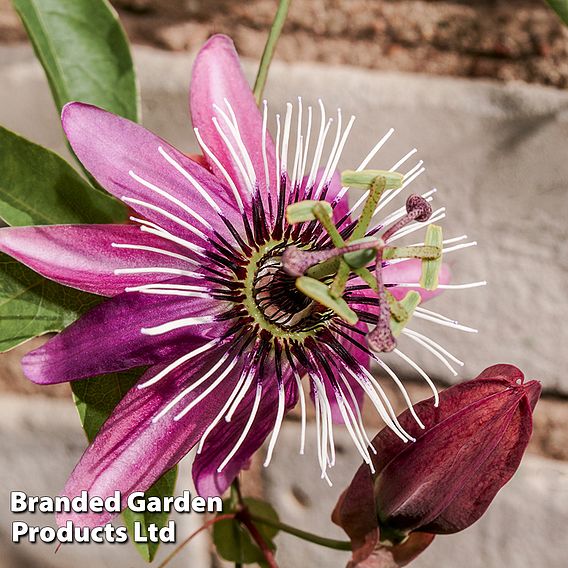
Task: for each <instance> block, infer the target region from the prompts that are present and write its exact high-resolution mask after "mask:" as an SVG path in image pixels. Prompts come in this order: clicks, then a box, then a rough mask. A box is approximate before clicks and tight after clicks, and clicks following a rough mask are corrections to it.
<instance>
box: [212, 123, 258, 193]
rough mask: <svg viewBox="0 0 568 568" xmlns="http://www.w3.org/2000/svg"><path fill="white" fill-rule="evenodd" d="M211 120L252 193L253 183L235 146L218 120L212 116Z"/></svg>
mask: <svg viewBox="0 0 568 568" xmlns="http://www.w3.org/2000/svg"><path fill="white" fill-rule="evenodd" d="M225 116H226V115H225ZM211 120H212V122H213V125H214V126H215V129H216V130H217V132H218V133H219V135H220V136H221V138H222V140H223V142H224V143H225V146H226V147H227V150H229V153H230V154H231V157H232V158H233V160H234V161H235V164H236V165H237V168H238V170H239V171H240V172H241V176H242V177H243V180H244V181H245V185H246V187H247V189H248V191H249V192H250V194H251V195H252V194H253V193H254V185H253V182H252V180H251V179H250V177H249V174H248V172H247V170H246V168H245V166H244V165H243V163H242V161H241V159H240V158H239V156H238V154H237V152H236V150H235V148H234V147H233V145H232V144H231V141H230V140H229V138H228V137H227V135H226V134H225V132H224V131H223V129H222V128H221V126H220V125H219V121H218V120H217V117H215V116H214V117H213V118H212V119H211Z"/></svg>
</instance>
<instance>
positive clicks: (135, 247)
mask: <svg viewBox="0 0 568 568" xmlns="http://www.w3.org/2000/svg"><path fill="white" fill-rule="evenodd" d="M110 246H111V247H113V248H118V249H129V250H144V251H147V252H155V253H156V254H163V255H164V256H170V257H172V258H177V259H178V260H183V261H184V262H187V263H189V264H194V265H197V264H198V263H197V262H196V261H195V260H194V259H192V258H189V257H188V256H184V255H183V254H178V253H177V252H172V251H169V250H165V249H161V248H157V247H149V246H146V245H135V244H129V243H111V245H110Z"/></svg>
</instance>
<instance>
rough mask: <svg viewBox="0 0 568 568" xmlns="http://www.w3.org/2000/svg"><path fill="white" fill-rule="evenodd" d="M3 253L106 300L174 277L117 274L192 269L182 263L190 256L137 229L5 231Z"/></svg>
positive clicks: (100, 227)
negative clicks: (134, 270)
mask: <svg viewBox="0 0 568 568" xmlns="http://www.w3.org/2000/svg"><path fill="white" fill-rule="evenodd" d="M116 245H118V246H116ZM123 245H132V247H124V246H123ZM149 248H150V249H157V250H148V249H149ZM0 250H1V251H3V252H5V253H7V254H9V255H10V256H13V257H14V258H16V259H17V260H19V261H20V262H22V263H24V264H25V265H26V266H29V267H30V268H32V269H33V270H35V271H36V272H38V273H39V274H41V275H43V276H45V277H46V278H49V279H51V280H55V281H56V282H59V283H60V284H64V285H65V286H71V287H72V288H77V289H79V290H84V291H85V292H91V293H93V294H100V295H102V296H115V295H116V294H120V293H121V292H124V289H125V288H126V287H128V286H139V285H142V284H148V283H153V282H159V281H161V280H166V279H171V278H173V277H175V274H171V273H164V272H162V273H160V272H149V273H144V274H115V273H114V271H115V270H116V269H124V268H143V267H161V268H164V269H173V270H176V269H177V270H189V271H191V270H192V268H194V267H193V266H192V265H190V264H189V262H188V260H189V259H188V260H184V259H183V257H186V256H187V253H188V252H189V251H187V250H185V249H183V248H182V247H179V246H177V245H175V244H174V243H171V242H170V241H166V240H164V239H161V238H159V237H156V236H154V235H151V234H148V233H144V232H142V231H141V230H140V228H139V227H135V226H133V225H49V226H45V227H40V226H36V227H13V228H4V229H0ZM160 251H162V252H160Z"/></svg>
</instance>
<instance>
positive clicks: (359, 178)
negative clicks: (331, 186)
mask: <svg viewBox="0 0 568 568" xmlns="http://www.w3.org/2000/svg"><path fill="white" fill-rule="evenodd" d="M377 178H381V179H383V180H384V182H385V187H384V189H398V188H399V187H400V186H401V185H402V180H403V178H404V176H403V175H402V174H400V173H398V172H387V171H386V170H362V171H360V172H355V171H353V170H345V171H344V172H341V183H342V184H343V185H345V186H348V187H352V188H354V189H369V188H370V187H371V185H372V184H373V182H374V181H375V180H376V179H377Z"/></svg>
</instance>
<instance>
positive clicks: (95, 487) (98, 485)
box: [57, 348, 240, 527]
mask: <svg viewBox="0 0 568 568" xmlns="http://www.w3.org/2000/svg"><path fill="white" fill-rule="evenodd" d="M221 349H222V350H223V351H224V348H221ZM221 355H222V351H221V350H218V351H217V352H216V353H215V352H213V353H204V354H203V355H199V356H197V357H196V358H195V359H193V360H191V362H190V363H188V364H186V365H184V366H182V367H178V368H177V369H175V370H174V371H172V372H170V373H169V374H168V375H166V376H165V377H164V378H162V379H161V380H160V381H159V382H157V383H155V384H154V385H151V386H148V387H146V388H142V389H139V388H137V387H134V388H132V389H131V390H130V391H129V392H128V393H127V395H126V396H125V397H124V398H123V399H122V401H121V402H120V403H119V404H118V406H117V407H116V409H115V410H114V412H113V413H112V415H111V416H110V418H109V419H108V420H107V422H106V423H105V424H104V426H103V427H102V429H101V431H100V432H99V433H98V435H97V437H96V438H95V440H94V442H93V443H92V444H91V445H90V446H89V448H88V449H87V450H86V452H85V453H84V454H83V457H82V458H81V461H80V462H79V464H78V465H77V466H76V467H75V469H74V471H73V473H72V474H71V476H70V478H69V480H68V481H67V484H66V486H65V489H64V490H63V493H62V494H63V495H65V496H67V497H70V498H73V497H75V496H77V495H80V493H81V491H83V490H86V491H88V493H89V496H90V497H93V496H98V497H102V498H106V497H109V496H112V495H113V494H114V492H115V491H120V493H121V496H122V507H123V508H124V507H125V505H126V501H127V499H128V496H129V495H130V494H131V493H132V492H134V491H145V490H146V489H148V488H149V487H150V486H151V485H152V484H153V483H154V482H155V481H156V480H157V479H158V478H159V477H160V476H161V475H162V474H163V473H165V472H166V471H168V470H169V469H170V468H172V467H173V466H174V465H176V464H177V463H178V462H179V461H180V460H181V458H183V457H184V456H185V455H186V454H187V452H188V451H189V450H190V449H191V448H192V447H193V446H194V445H195V444H196V443H197V442H198V441H199V439H200V438H201V436H202V434H203V432H204V431H205V429H206V428H207V426H208V425H209V424H210V422H211V420H212V419H213V417H214V416H216V415H217V413H218V412H219V411H220V409H221V408H222V406H223V404H224V402H225V400H226V398H227V397H228V396H229V393H230V392H231V391H232V389H233V388H234V387H235V381H236V379H237V378H238V375H239V373H240V367H239V365H237V366H236V367H235V369H234V370H233V371H232V372H231V373H230V374H228V375H227V376H226V377H225V379H224V380H223V381H222V382H221V383H220V384H219V386H217V388H216V389H214V390H212V391H211V392H210V393H209V394H208V395H207V396H205V397H204V398H202V400H201V401H200V402H198V403H196V405H195V407H194V408H193V410H192V411H191V412H189V413H187V414H186V415H185V416H184V417H183V418H181V419H180V420H179V421H175V417H176V415H178V414H179V413H180V412H181V411H182V410H183V409H184V408H186V406H187V405H189V404H190V403H191V402H192V401H194V400H196V399H197V397H198V396H200V395H202V394H203V393H204V392H205V390H206V389H207V387H208V386H210V384H211V382H212V381H213V380H214V378H210V379H208V380H207V381H206V382H204V383H203V384H202V385H200V386H198V387H197V388H195V390H193V391H192V392H190V393H188V394H187V396H185V397H184V398H183V399H182V400H180V402H179V403H178V404H177V405H175V406H174V407H173V408H172V409H171V410H170V411H169V412H168V413H166V414H165V415H164V416H163V417H162V418H160V419H159V420H157V421H156V422H152V419H153V418H154V417H156V416H157V415H158V413H160V411H161V410H162V409H164V408H165V407H166V405H168V403H170V402H171V401H173V399H174V398H175V397H176V396H178V395H179V394H180V393H181V391H182V390H184V389H185V388H186V387H188V386H189V385H190V384H191V383H192V382H195V381H196V380H198V378H200V377H201V376H203V374H204V373H205V372H206V371H208V370H209V369H210V368H211V366H212V365H213V364H214V363H215V362H216V361H217V360H218V358H219V357H220V356H221ZM163 367H164V366H160V367H159V368H158V369H150V370H149V371H148V372H147V373H146V375H145V376H143V377H142V378H141V379H140V381H139V383H138V384H143V383H144V382H145V381H147V380H148V378H149V377H153V376H154V375H155V374H156V371H157V370H161V369H163ZM113 516H114V515H113V514H112V513H108V512H105V513H93V512H89V513H62V514H60V515H58V517H57V521H58V523H59V524H60V525H63V524H65V522H66V521H68V520H71V521H73V522H74V523H75V524H76V525H77V526H88V527H94V526H99V525H103V524H105V523H107V522H108V521H110V520H111V519H112V517H113Z"/></svg>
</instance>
